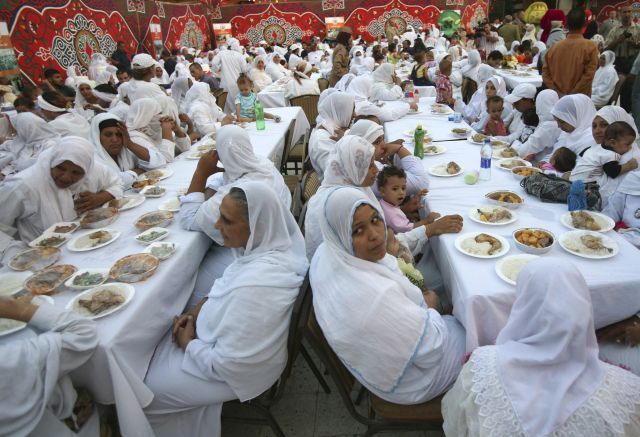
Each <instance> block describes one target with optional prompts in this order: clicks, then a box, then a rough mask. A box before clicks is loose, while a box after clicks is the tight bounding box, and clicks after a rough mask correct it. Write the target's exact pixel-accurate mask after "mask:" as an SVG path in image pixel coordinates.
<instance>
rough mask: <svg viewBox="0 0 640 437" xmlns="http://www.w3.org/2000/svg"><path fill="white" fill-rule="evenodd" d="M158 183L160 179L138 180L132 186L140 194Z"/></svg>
mask: <svg viewBox="0 0 640 437" xmlns="http://www.w3.org/2000/svg"><path fill="white" fill-rule="evenodd" d="M157 183H158V179H138V180H137V181H134V182H133V183H132V184H131V188H133V190H134V191H136V192H140V190H142V189H144V188H145V187H150V186H152V185H155V184H157Z"/></svg>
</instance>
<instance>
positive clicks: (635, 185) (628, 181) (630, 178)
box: [617, 170, 640, 196]
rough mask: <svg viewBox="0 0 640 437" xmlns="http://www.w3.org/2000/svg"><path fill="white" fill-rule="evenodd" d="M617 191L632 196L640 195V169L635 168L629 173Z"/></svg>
mask: <svg viewBox="0 0 640 437" xmlns="http://www.w3.org/2000/svg"><path fill="white" fill-rule="evenodd" d="M617 191H619V192H620V193H623V194H628V195H631V196H640V171H638V170H634V171H631V172H629V173H627V175H626V176H625V178H624V179H623V180H622V182H620V185H619V186H618V190H617Z"/></svg>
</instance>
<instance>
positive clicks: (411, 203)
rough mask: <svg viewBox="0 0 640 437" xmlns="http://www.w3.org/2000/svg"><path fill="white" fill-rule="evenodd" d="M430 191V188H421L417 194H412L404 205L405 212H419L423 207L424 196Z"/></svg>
mask: <svg viewBox="0 0 640 437" xmlns="http://www.w3.org/2000/svg"><path fill="white" fill-rule="evenodd" d="M428 192H429V190H426V189H425V190H420V191H418V192H417V193H416V194H414V195H413V196H411V197H410V198H409V200H408V201H407V203H405V204H404V205H402V208H401V209H402V211H403V212H404V213H405V214H407V213H408V214H412V213H415V212H417V211H418V210H419V209H420V208H421V207H422V198H423V197H424V196H426V195H427V193H428Z"/></svg>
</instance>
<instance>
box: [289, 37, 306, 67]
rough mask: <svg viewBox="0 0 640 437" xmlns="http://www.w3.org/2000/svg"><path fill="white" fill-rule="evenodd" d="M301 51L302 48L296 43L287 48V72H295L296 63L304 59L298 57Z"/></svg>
mask: <svg viewBox="0 0 640 437" xmlns="http://www.w3.org/2000/svg"><path fill="white" fill-rule="evenodd" d="M301 51H302V46H301V45H300V44H298V43H295V44H291V47H289V53H290V54H289V62H288V64H289V70H291V71H295V70H296V67H297V66H298V63H300V62H302V61H303V60H304V59H302V57H301V56H300V52H301Z"/></svg>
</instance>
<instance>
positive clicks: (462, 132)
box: [451, 127, 471, 138]
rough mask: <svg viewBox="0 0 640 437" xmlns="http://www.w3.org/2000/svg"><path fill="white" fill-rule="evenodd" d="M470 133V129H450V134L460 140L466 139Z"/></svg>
mask: <svg viewBox="0 0 640 437" xmlns="http://www.w3.org/2000/svg"><path fill="white" fill-rule="evenodd" d="M470 132H471V129H467V128H464V127H454V128H453V129H451V133H452V134H454V135H455V136H457V137H461V138H466V137H467V135H469V133H470Z"/></svg>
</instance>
